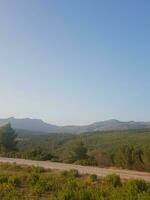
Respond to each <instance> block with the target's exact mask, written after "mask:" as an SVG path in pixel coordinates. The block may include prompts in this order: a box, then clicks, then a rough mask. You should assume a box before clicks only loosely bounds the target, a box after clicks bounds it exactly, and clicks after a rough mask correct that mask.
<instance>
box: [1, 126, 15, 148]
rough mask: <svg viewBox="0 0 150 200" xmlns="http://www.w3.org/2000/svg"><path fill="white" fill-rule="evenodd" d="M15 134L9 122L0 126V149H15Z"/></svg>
mask: <svg viewBox="0 0 150 200" xmlns="http://www.w3.org/2000/svg"><path fill="white" fill-rule="evenodd" d="M16 137H17V134H16V133H15V131H14V130H13V129H12V128H11V125H10V124H6V125H5V126H3V127H2V128H0V149H1V150H2V151H11V150H15V149H16V144H17V141H16Z"/></svg>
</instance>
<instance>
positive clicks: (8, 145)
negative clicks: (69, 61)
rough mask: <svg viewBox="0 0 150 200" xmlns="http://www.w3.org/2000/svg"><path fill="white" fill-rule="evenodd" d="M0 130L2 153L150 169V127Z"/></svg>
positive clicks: (39, 158) (5, 154)
mask: <svg viewBox="0 0 150 200" xmlns="http://www.w3.org/2000/svg"><path fill="white" fill-rule="evenodd" d="M17 134H18V137H17V143H16V134H15V133H14V131H13V130H12V129H11V127H10V125H6V126H5V127H3V128H1V129H0V150H1V155H4V156H12V157H21V158H26V159H35V160H52V161H59V162H66V163H76V164H81V165H96V166H100V167H109V166H116V167H120V168H127V169H136V170H143V171H150V145H149V144H150V130H149V129H146V130H127V131H107V132H95V133H85V134H79V135H77V134H57V133H55V134H47V135H36V134H32V133H30V132H22V131H18V132H17Z"/></svg>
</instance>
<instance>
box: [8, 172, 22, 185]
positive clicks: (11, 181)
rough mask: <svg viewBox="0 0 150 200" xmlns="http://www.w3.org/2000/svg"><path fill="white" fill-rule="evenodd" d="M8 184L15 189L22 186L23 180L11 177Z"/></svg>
mask: <svg viewBox="0 0 150 200" xmlns="http://www.w3.org/2000/svg"><path fill="white" fill-rule="evenodd" d="M8 183H9V184H12V185H13V186H15V187H19V186H21V178H20V177H17V176H14V175H13V176H10V177H9V179H8Z"/></svg>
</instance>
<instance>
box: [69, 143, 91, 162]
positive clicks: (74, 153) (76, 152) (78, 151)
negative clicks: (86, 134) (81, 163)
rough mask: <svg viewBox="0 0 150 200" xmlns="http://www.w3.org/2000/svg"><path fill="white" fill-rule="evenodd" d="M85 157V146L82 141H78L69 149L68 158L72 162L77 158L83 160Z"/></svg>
mask: <svg viewBox="0 0 150 200" xmlns="http://www.w3.org/2000/svg"><path fill="white" fill-rule="evenodd" d="M86 158H87V148H86V147H85V146H84V145H83V143H82V142H78V143H76V144H74V145H73V146H72V149H71V151H70V159H71V160H72V161H73V162H74V161H77V160H84V159H86Z"/></svg>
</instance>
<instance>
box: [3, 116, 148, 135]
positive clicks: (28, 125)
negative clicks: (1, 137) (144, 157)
mask: <svg viewBox="0 0 150 200" xmlns="http://www.w3.org/2000/svg"><path fill="white" fill-rule="evenodd" d="M6 123H11V125H12V127H13V128H14V129H23V130H28V131H34V132H43V133H52V132H53V133H56V132H57V133H84V132H93V131H103V130H127V129H144V128H150V123H149V122H135V121H129V122H122V121H119V120H115V119H112V120H106V121H101V122H95V123H92V124H89V125H85V126H56V125H52V124H48V123H45V122H44V121H42V120H40V119H30V118H24V119H16V118H14V117H11V118H7V119H0V126H2V125H4V124H6Z"/></svg>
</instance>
